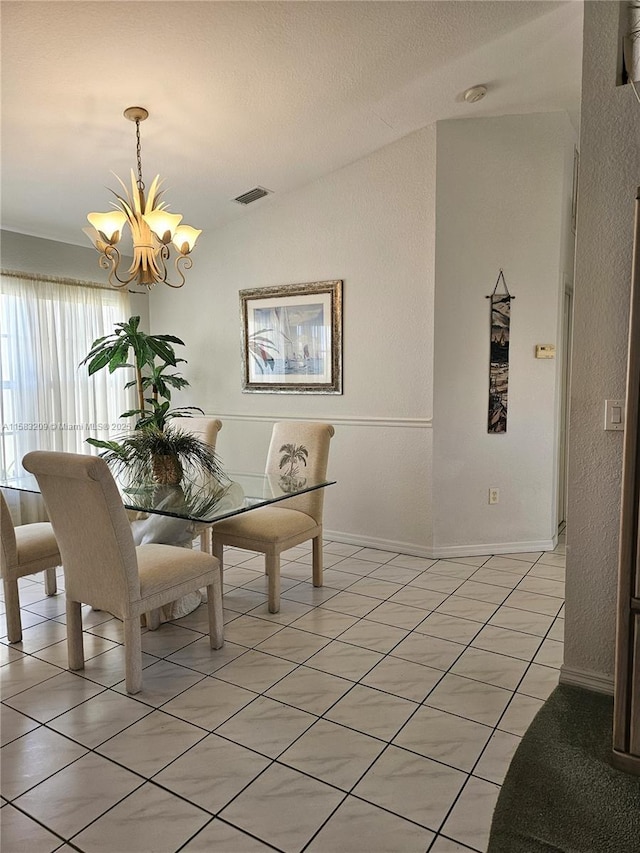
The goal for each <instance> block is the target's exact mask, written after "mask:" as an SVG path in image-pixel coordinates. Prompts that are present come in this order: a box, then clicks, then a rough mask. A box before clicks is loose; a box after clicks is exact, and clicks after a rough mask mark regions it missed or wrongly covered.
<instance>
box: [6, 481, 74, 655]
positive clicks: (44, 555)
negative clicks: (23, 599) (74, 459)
mask: <svg viewBox="0 0 640 853" xmlns="http://www.w3.org/2000/svg"><path fill="white" fill-rule="evenodd" d="M0 537H1V539H2V544H1V545H0V574H1V575H2V585H3V586H4V600H5V609H6V619H7V638H8V640H9V642H10V643H19V642H20V641H21V640H22V620H21V618H20V597H19V593H18V578H23V577H24V576H25V575H34V574H35V573H36V572H42V571H44V591H45V593H46V594H47V595H55V594H56V592H57V589H58V584H57V582H56V566H59V565H60V563H61V562H62V559H61V557H60V551H59V550H58V543H57V542H56V537H55V536H54V533H53V528H52V527H51V524H50V523H49V522H48V521H37V522H34V523H33V524H19V525H17V526H16V527H14V526H13V521H12V520H11V515H10V513H9V507H8V506H7V502H6V501H5V499H4V495H3V494H2V492H0Z"/></svg>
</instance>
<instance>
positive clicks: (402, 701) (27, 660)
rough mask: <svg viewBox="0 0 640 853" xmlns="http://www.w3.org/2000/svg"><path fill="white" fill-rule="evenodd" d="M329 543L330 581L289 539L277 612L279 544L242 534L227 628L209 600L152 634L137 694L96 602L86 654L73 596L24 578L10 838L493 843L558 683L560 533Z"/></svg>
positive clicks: (101, 847) (333, 847) (435, 847)
mask: <svg viewBox="0 0 640 853" xmlns="http://www.w3.org/2000/svg"><path fill="white" fill-rule="evenodd" d="M325 558H326V559H325V566H326V571H325V585H324V586H323V587H319V588H316V587H313V586H312V584H311V571H310V561H311V546H310V543H304V545H303V546H299V547H296V548H292V549H290V551H289V552H287V553H286V554H285V555H283V561H282V580H283V583H282V596H281V601H282V605H281V609H280V612H279V613H277V614H270V613H269V612H268V609H267V606H266V579H265V575H264V556H263V555H259V554H255V553H253V552H248V551H242V550H240V549H233V548H228V549H226V550H225V561H226V566H227V569H226V578H225V596H224V618H225V629H226V643H225V646H224V647H223V648H222V649H219V650H217V651H214V650H212V649H211V648H210V647H209V640H208V636H206V635H207V632H208V620H207V611H206V606H200V607H198V608H197V609H196V610H194V611H193V612H192V613H190V614H188V615H187V616H185V617H183V618H182V619H179V620H176V621H175V622H172V623H165V624H163V625H162V626H161V628H160V629H159V630H158V631H155V632H147V631H145V632H144V634H143V647H144V649H145V653H144V654H143V656H142V664H143V690H142V691H141V692H140V693H139V694H137V695H136V696H135V697H131V696H129V695H127V694H126V691H125V686H124V648H123V645H122V643H123V630H122V623H121V622H120V621H119V620H117V619H114V618H113V617H111V616H110V615H109V614H107V613H104V612H99V611H94V610H92V609H91V608H89V607H85V608H83V620H84V629H85V657H86V665H85V668H84V670H81V671H79V672H78V673H70V672H69V671H68V669H67V659H66V627H65V618H66V617H65V614H64V612H63V608H62V605H63V602H64V598H63V595H60V596H57V597H56V598H55V599H50V598H47V597H46V596H45V595H44V590H43V585H42V583H41V582H37V581H36V580H33V579H30V578H27V579H24V581H23V582H21V590H22V592H23V595H24V604H25V606H24V607H23V615H24V625H25V631H24V633H25V642H24V643H22V644H18V645H15V646H11V647H9V645H8V644H7V643H6V638H5V639H4V640H3V638H2V637H0V678H1V679H2V699H3V704H2V719H1V723H2V731H1V734H2V743H3V744H4V745H3V748H2V752H1V754H0V757H1V758H2V797H3V799H1V800H0V809H1V814H0V817H2V821H3V830H2V831H3V836H2V841H3V846H7V841H6V839H7V838H10V839H16V838H18V837H19V839H20V840H19V841H16V842H15V844H14V842H13V841H11V845H12V849H15V850H16V853H21V851H22V850H23V849H24V850H25V853H27V851H28V853H40V851H43V853H53V851H54V850H55V851H56V853H67V851H69V853H70V851H71V850H72V849H73V848H72V845H76V846H77V847H78V848H79V849H83V850H86V851H96V853H101V851H104V853H107V851H108V853H111V851H112V850H116V849H118V850H120V849H122V850H123V851H124V850H125V849H126V850H127V853H128V851H129V850H130V849H131V850H132V849H135V850H136V853H138V851H142V853H144V851H151V850H153V851H154V853H156V851H159V850H166V851H167V853H172V851H176V850H177V849H183V850H185V851H190V853H205V851H206V853H209V851H210V850H212V849H216V850H220V851H224V853H260V852H261V851H266V850H273V849H274V848H275V849H277V850H280V851H283V852H284V853H299V851H300V850H301V849H303V848H306V850H307V853H361V851H362V850H365V849H366V850H372V851H373V850H375V851H376V853H414V851H415V853H425V851H427V850H429V853H469V851H482V850H484V849H485V847H486V839H487V835H488V827H489V821H490V815H491V810H492V807H493V803H494V802H495V796H496V794H497V791H498V786H499V785H500V784H501V783H502V780H503V778H504V775H505V773H506V772H507V769H508V766H509V763H510V761H511V758H512V756H513V753H514V752H515V750H516V748H517V746H518V743H519V741H520V738H521V736H522V734H523V733H524V732H525V730H526V729H527V727H528V726H529V725H530V723H531V720H532V719H533V717H534V715H535V714H536V712H537V711H538V710H539V708H540V707H542V705H543V703H544V699H545V698H546V696H548V694H549V692H550V691H551V690H552V689H553V688H554V686H555V684H556V683H557V679H558V672H559V670H558V667H559V666H560V663H561V660H562V651H563V642H562V641H563V635H564V609H563V606H562V602H563V598H562V595H563V593H564V587H563V581H564V571H565V570H564V561H565V557H564V545H561V546H560V548H559V549H558V550H557V551H556V552H554V553H551V554H548V553H547V554H540V553H529V554H504V555H499V556H494V557H491V556H477V557H458V558H456V559H453V560H429V559H425V558H421V557H414V556H410V555H409V556H408V555H403V554H396V553H393V552H387V551H381V550H378V549H373V548H372V549H368V548H360V547H357V546H350V545H343V544H340V543H332V542H325ZM60 577H61V580H62V577H63V576H62V574H61V575H60ZM60 589H62V582H61V583H60ZM58 599H59V600H58ZM1 613H2V603H1V601H0V623H2V625H1V628H2V629H3V628H4V619H2V616H1ZM514 689H515V690H516V691H517V692H515V693H514V692H513V691H514ZM42 721H44V724H43V722H42ZM494 727H495V729H494ZM87 750H91V752H88V751H87ZM469 774H471V775H469ZM7 800H9V801H10V802H7ZM14 802H15V808H14V806H13V803H14ZM21 809H23V810H24V811H20V810H21ZM7 827H8V829H7ZM436 833H439V834H438V836H437V837H435V834H436ZM66 839H69V843H68V844H67V843H66V841H65V840H66ZM132 844H133V847H132V846H131V845H132ZM21 845H22V846H21ZM25 845H26V846H25ZM123 845H124V846H123Z"/></svg>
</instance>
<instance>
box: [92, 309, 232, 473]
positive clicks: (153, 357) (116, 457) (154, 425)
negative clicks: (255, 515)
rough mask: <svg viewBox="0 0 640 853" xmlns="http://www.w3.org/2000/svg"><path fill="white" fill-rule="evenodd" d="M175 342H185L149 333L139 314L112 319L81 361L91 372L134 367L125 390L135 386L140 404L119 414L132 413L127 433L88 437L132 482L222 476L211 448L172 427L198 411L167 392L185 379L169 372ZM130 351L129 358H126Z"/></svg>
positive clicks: (174, 363) (182, 384) (173, 361)
mask: <svg viewBox="0 0 640 853" xmlns="http://www.w3.org/2000/svg"><path fill="white" fill-rule="evenodd" d="M174 344H179V345H181V346H184V341H182V340H180V338H177V337H175V336H174V335H148V334H146V333H145V332H142V331H141V330H140V317H130V318H129V320H127V322H126V323H116V326H115V332H114V333H113V334H111V335H107V336H105V337H102V338H98V339H97V340H95V341H94V342H93V344H92V346H91V351H90V352H89V354H88V355H87V356H86V358H84V359H83V360H82V362H81V364H88V371H89V375H90V376H92V375H93V374H94V373H97V372H98V371H99V370H103V369H104V368H105V367H106V368H108V370H109V373H114V372H115V371H116V370H119V369H123V368H127V369H133V370H134V371H135V376H134V379H132V380H131V381H129V382H127V383H126V385H125V386H124V387H125V388H131V387H135V388H136V394H137V402H138V407H137V408H135V409H131V410H130V411H128V412H123V414H122V415H120V417H122V418H128V417H135V418H136V422H135V426H134V429H133V430H132V432H131V433H129V434H127V435H125V436H123V437H122V440H120V441H101V440H99V439H96V438H89V439H87V441H88V442H89V444H91V445H93V446H94V447H98V448H100V449H101V450H102V451H103V452H102V453H101V454H100V455H101V456H102V457H103V458H104V459H105V460H106V461H107V462H108V463H109V464H110V465H111V466H112V467H113V468H114V469H115V471H116V472H117V473H120V474H122V473H126V475H127V477H128V478H129V480H130V481H131V482H136V483H145V482H146V483H148V482H151V481H153V482H156V483H158V484H160V485H178V484H179V483H180V482H181V481H182V480H183V478H185V477H186V479H193V478H194V476H197V475H198V474H208V475H211V476H213V477H215V478H216V479H218V480H221V479H224V478H225V475H224V472H223V471H222V469H221V467H220V462H219V460H218V457H217V456H216V454H215V452H214V450H213V448H211V447H210V446H209V445H208V444H206V443H205V442H204V441H202V440H201V439H199V438H197V437H196V436H194V435H192V434H191V433H189V432H186V431H185V430H181V429H178V428H176V427H173V426H171V423H170V422H171V420H172V419H173V418H177V417H181V418H182V417H191V416H192V414H193V412H200V413H202V409H200V408H198V407H197V406H186V407H182V408H176V409H171V391H172V389H180V388H184V387H186V386H187V385H188V384H189V383H188V381H187V380H186V379H185V378H184V377H183V376H181V375H180V374H179V373H176V372H171V368H174V367H176V366H177V365H178V363H180V362H183V363H186V362H185V359H183V358H177V357H176V354H175V349H174V346H173V345H174ZM131 354H133V359H132V362H130V361H129V358H130V355H131Z"/></svg>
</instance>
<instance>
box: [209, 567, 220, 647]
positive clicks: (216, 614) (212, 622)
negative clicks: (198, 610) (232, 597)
mask: <svg viewBox="0 0 640 853" xmlns="http://www.w3.org/2000/svg"><path fill="white" fill-rule="evenodd" d="M207 609H208V611H209V644H210V645H211V648H212V649H221V648H222V647H223V646H224V617H223V615H222V589H221V587H220V584H219V583H217V582H216V583H211V584H209V585H208V586H207Z"/></svg>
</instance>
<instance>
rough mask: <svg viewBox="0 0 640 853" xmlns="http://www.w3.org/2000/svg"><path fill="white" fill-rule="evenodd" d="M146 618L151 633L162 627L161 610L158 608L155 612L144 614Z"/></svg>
mask: <svg viewBox="0 0 640 853" xmlns="http://www.w3.org/2000/svg"><path fill="white" fill-rule="evenodd" d="M144 617H145V621H146V623H147V628H148V629H149V631H157V630H158V628H159V627H160V608H159V607H156V609H155V610H150V611H149V612H148V613H145V614H144Z"/></svg>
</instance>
